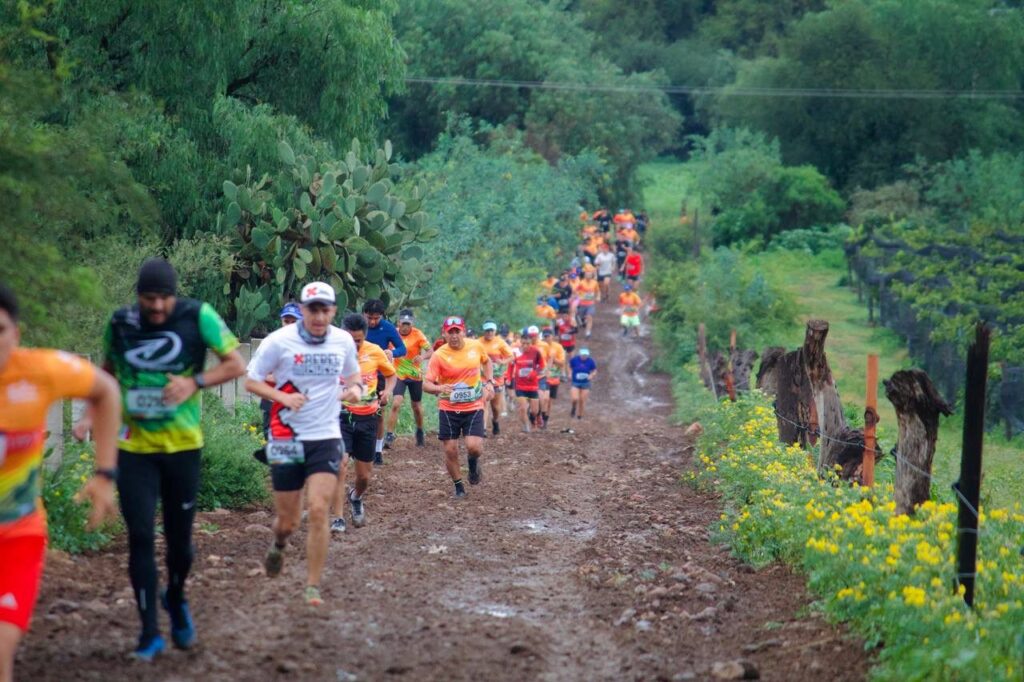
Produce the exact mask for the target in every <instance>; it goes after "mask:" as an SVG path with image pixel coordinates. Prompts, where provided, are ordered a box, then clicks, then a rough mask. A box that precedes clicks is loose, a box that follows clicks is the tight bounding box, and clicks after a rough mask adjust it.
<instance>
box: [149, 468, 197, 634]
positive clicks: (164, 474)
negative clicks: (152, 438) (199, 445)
mask: <svg viewBox="0 0 1024 682" xmlns="http://www.w3.org/2000/svg"><path fill="white" fill-rule="evenodd" d="M159 457H160V458H161V462H160V465H161V468H160V499H161V501H162V503H163V504H162V506H163V513H164V540H165V541H166V543H167V601H166V604H165V606H166V608H167V611H168V613H169V614H170V616H171V635H172V638H173V640H174V643H175V645H176V646H178V647H179V648H181V649H187V648H189V647H190V646H192V644H193V643H194V640H195V628H194V627H193V625H192V615H191V613H190V611H189V609H188V600H187V599H186V598H185V581H186V580H187V579H188V574H189V572H190V571H191V569H192V561H193V559H194V557H195V547H194V546H193V544H192V522H193V521H194V520H195V516H196V496H197V495H198V494H199V472H200V469H201V467H202V452H201V451H200V450H193V451H190V452H176V453H174V454H173V455H159Z"/></svg>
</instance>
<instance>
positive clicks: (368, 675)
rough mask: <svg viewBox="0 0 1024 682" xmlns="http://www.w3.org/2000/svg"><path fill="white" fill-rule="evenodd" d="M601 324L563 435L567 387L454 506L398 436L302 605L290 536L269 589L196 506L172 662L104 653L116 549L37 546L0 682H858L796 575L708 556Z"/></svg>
mask: <svg viewBox="0 0 1024 682" xmlns="http://www.w3.org/2000/svg"><path fill="white" fill-rule="evenodd" d="M616 324H617V319H616V317H615V315H614V309H613V307H612V306H611V305H601V306H600V308H599V312H598V316H597V324H596V326H595V332H594V338H592V339H590V340H589V342H588V343H589V346H590V348H591V349H592V352H593V355H594V357H595V359H596V360H597V362H598V364H599V367H600V374H599V377H598V378H597V380H596V382H595V386H594V390H593V392H592V401H591V405H590V407H591V410H590V412H589V414H588V417H587V418H586V419H584V420H582V421H579V420H571V421H570V419H569V416H568V413H569V403H568V394H567V393H566V395H564V396H560V397H559V399H558V401H557V403H556V406H555V409H554V410H553V415H552V419H551V423H550V426H549V428H548V430H547V431H546V432H535V433H531V434H523V433H520V432H519V431H518V430H517V429H515V428H513V425H512V423H511V420H506V423H505V425H504V426H505V428H504V432H503V434H502V435H501V436H500V437H498V438H490V439H488V441H487V452H486V456H485V464H484V477H485V480H484V483H483V484H482V485H480V486H474V487H472V488H471V489H470V496H469V498H468V499H466V500H465V501H462V502H459V503H456V502H455V501H454V500H453V499H452V497H451V495H450V484H449V482H448V481H447V480H446V477H445V475H444V472H443V468H442V465H441V457H440V449H439V447H438V445H437V442H436V440H432V439H430V438H428V447H427V448H416V447H414V446H413V445H412V444H411V443H410V442H409V440H410V439H400V440H399V442H398V443H397V444H396V448H395V449H393V450H391V451H389V452H388V453H386V458H387V463H386V465H385V466H384V467H383V468H381V469H378V470H377V472H376V474H375V476H376V478H375V480H374V482H373V483H372V484H371V494H370V495H369V496H368V497H367V516H368V520H369V523H368V525H367V526H366V527H365V528H362V529H358V530H357V529H352V528H351V527H350V529H349V531H348V532H347V533H346V534H345V535H344V536H342V537H341V538H339V539H335V540H334V541H333V544H332V547H331V554H330V558H329V562H328V567H327V570H326V573H325V577H324V590H323V592H324V597H325V598H326V600H327V602H326V604H325V605H324V606H323V607H320V608H316V609H314V608H310V607H307V606H306V605H305V604H304V603H303V602H302V600H301V590H302V587H303V581H304V576H305V571H304V562H303V558H302V551H301V549H300V550H298V551H296V550H295V549H294V547H299V548H301V547H302V546H303V543H304V537H302V536H301V535H300V537H299V538H298V544H296V545H293V549H292V551H291V553H290V554H289V555H288V557H287V560H286V565H285V570H284V573H283V575H282V576H281V577H280V578H278V579H275V580H269V579H267V578H265V577H264V576H263V573H262V570H261V560H262V556H263V552H264V550H265V549H266V546H267V544H268V542H269V540H270V537H271V536H270V532H269V530H268V526H269V522H270V514H269V512H268V511H267V510H253V511H250V512H214V513H204V514H201V515H200V519H199V520H198V522H197V535H196V539H197V545H198V556H197V559H196V564H195V569H194V573H193V576H194V578H193V580H192V583H191V589H190V595H191V599H192V604H193V612H194V616H195V620H196V623H197V628H198V632H199V638H200V643H199V645H198V646H197V647H196V648H195V649H194V650H193V651H190V652H178V651H169V653H168V654H167V655H165V656H163V657H162V658H161V659H158V661H157V662H156V663H154V664H152V665H142V664H137V663H130V662H127V661H126V660H125V657H124V652H125V651H127V650H129V649H130V648H131V647H132V645H133V644H134V640H135V636H136V627H137V625H136V623H137V620H136V616H135V613H134V606H133V603H132V600H131V593H130V590H129V589H128V580H127V568H126V567H127V558H126V555H125V547H124V543H123V541H122V542H119V543H117V544H115V546H113V547H112V548H111V549H110V550H109V551H106V552H104V553H101V554H98V555H93V556H88V557H67V556H62V555H59V554H51V557H50V558H49V561H48V565H47V569H46V577H45V579H44V584H43V589H42V593H41V596H40V603H39V606H38V608H37V612H36V617H35V621H34V624H33V629H32V632H31V633H30V635H29V637H28V638H27V640H26V641H25V644H24V645H23V646H22V648H21V651H20V652H19V654H18V659H17V665H16V670H17V673H18V679H21V680H112V679H116V680H143V679H145V680H148V681H150V682H155V681H157V680H167V681H171V680H204V681H205V680H266V679H294V680H331V681H335V680H341V681H343V682H344V681H352V680H399V679H404V680H470V679H472V680H689V679H695V680H703V679H714V678H713V676H712V670H713V666H714V665H715V664H716V663H720V662H725V661H733V660H735V659H744V660H746V661H748V662H749V663H750V664H752V665H753V666H754V667H756V669H757V670H758V672H759V673H760V677H761V679H767V680H825V679H827V680H862V679H864V678H865V676H866V671H867V665H868V661H867V660H866V656H865V654H864V652H863V650H862V646H861V644H860V642H859V641H857V640H855V639H854V638H851V637H849V636H848V635H845V634H844V633H843V632H842V631H841V630H840V629H837V628H834V627H831V626H829V625H828V624H826V623H824V622H822V621H821V620H820V619H819V618H817V617H815V616H814V615H813V614H811V613H810V612H809V610H808V609H807V605H808V603H809V597H808V596H807V594H806V592H805V591H804V589H803V580H802V579H801V578H800V577H799V576H796V575H793V574H792V573H791V572H789V571H788V570H786V569H785V568H783V567H770V568H768V569H766V570H762V571H758V572H755V571H753V570H752V569H750V568H749V567H747V566H745V565H743V564H742V563H740V562H738V561H737V560H735V559H733V558H731V557H730V556H729V554H728V552H727V551H726V550H725V549H723V548H722V547H720V546H718V545H715V544H712V543H710V542H709V540H708V529H709V527H710V526H711V525H712V524H714V523H715V522H716V521H717V519H718V514H719V510H718V506H717V504H718V503H717V501H716V500H715V499H714V498H711V497H708V496H707V495H705V494H702V493H698V492H696V491H694V490H692V489H691V488H689V487H688V486H686V485H683V484H681V483H680V482H679V475H680V473H681V472H682V471H684V470H685V469H686V467H688V466H689V465H690V456H691V450H690V444H689V443H688V442H687V441H686V439H685V438H684V436H683V430H682V428H680V427H678V426H674V425H672V424H671V423H670V421H669V419H668V415H669V413H670V411H671V402H672V400H671V393H670V391H669V386H668V380H667V378H666V377H664V376H660V375H657V374H653V373H651V369H650V364H651V363H650V354H651V352H652V350H651V347H650V344H649V340H648V339H647V338H643V339H640V340H639V341H637V340H633V339H628V340H627V339H623V338H622V337H621V336H619V330H618V328H617V326H616ZM568 429H572V432H567V430H568ZM163 627H164V628H166V627H167V626H166V621H163ZM165 635H166V629H165Z"/></svg>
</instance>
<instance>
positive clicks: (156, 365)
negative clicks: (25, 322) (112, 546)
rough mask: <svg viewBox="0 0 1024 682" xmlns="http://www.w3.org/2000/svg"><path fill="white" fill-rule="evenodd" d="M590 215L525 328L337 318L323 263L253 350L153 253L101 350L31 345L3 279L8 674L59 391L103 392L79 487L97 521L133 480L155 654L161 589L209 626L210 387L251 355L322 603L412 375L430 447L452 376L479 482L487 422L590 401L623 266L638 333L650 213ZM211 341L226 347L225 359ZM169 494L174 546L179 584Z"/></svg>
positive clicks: (270, 554) (278, 495)
mask: <svg viewBox="0 0 1024 682" xmlns="http://www.w3.org/2000/svg"><path fill="white" fill-rule="evenodd" d="M581 221H582V225H581V230H580V245H579V248H578V249H577V252H576V253H575V254H574V256H573V258H572V260H571V262H570V263H568V266H567V267H566V269H565V270H563V271H561V272H558V273H557V274H554V275H552V276H551V277H549V279H548V280H546V281H545V282H544V283H542V285H541V290H540V292H539V297H538V298H537V306H536V315H537V319H536V320H533V321H532V322H533V323H532V324H526V325H525V326H522V327H518V326H517V327H515V328H512V327H510V325H509V324H508V323H505V322H499V321H497V320H484V321H482V324H481V325H480V332H479V334H477V333H476V332H474V331H473V330H472V329H471V328H470V327H469V326H468V325H467V322H466V320H465V319H463V318H462V317H460V316H458V315H451V316H449V317H446V318H444V320H443V322H442V324H441V328H440V336H438V337H437V338H436V340H434V341H433V342H432V341H431V340H430V337H431V336H432V334H428V333H427V332H426V331H424V330H422V329H419V328H417V327H416V318H415V316H414V314H413V311H411V310H401V311H399V313H398V325H397V327H396V326H395V325H394V324H393V323H391V322H390V321H388V320H387V319H385V315H386V312H387V310H386V306H385V304H384V303H383V302H381V301H379V300H369V301H366V302H365V303H364V305H363V307H362V311H361V312H359V313H349V314H346V315H344V316H343V317H342V318H341V321H340V322H341V324H340V326H335V324H334V322H335V320H336V319H337V316H338V307H337V301H336V296H335V291H334V289H333V288H332V287H331V286H330V285H329V284H326V283H324V282H311V283H309V284H307V285H305V286H303V288H302V290H301V291H300V292H299V295H298V297H297V298H298V300H297V301H296V302H290V303H288V304H286V305H285V306H284V307H283V308H282V310H281V311H280V321H281V326H280V328H278V329H277V330H275V331H274V332H272V333H271V334H269V335H268V336H267V337H266V338H265V339H263V341H262V343H261V344H260V345H259V348H258V350H257V352H256V353H255V354H254V356H253V358H252V360H251V361H250V362H249V363H248V366H246V364H245V362H244V360H243V358H242V356H241V355H240V354H239V352H238V346H239V342H238V340H237V339H236V338H235V336H234V335H233V334H232V333H231V331H230V330H229V329H228V327H227V325H226V324H225V323H224V321H223V319H222V318H221V317H220V315H219V314H218V313H217V312H216V311H215V310H214V309H213V307H211V306H210V305H209V304H207V303H203V302H201V301H197V300H194V299H190V298H184V297H179V296H178V283H177V273H176V272H175V270H174V268H173V267H172V266H171V265H170V263H168V262H167V261H166V260H163V259H160V258H152V259H149V260H147V261H146V262H145V263H144V264H143V265H142V267H141V268H140V270H139V273H138V278H137V282H136V293H137V300H136V302H135V303H134V304H133V305H130V306H126V307H124V308H121V309H119V310H117V311H116V312H114V313H113V315H112V316H111V318H110V321H109V323H108V324H107V326H106V329H105V333H104V337H103V357H104V361H103V366H102V370H100V369H99V368H97V367H94V366H93V365H92V364H90V363H89V362H87V361H86V360H83V359H81V358H79V357H77V356H75V355H72V354H68V353H64V352H62V351H53V350H41V349H29V348H22V347H20V345H19V341H20V336H19V333H20V332H19V327H18V321H19V305H18V301H17V298H16V297H15V295H14V294H13V292H11V291H10V290H9V289H7V288H6V287H5V286H3V285H2V284H0V555H2V556H3V560H2V561H0V682H9V680H11V679H13V665H14V654H15V651H16V649H17V646H18V643H19V641H20V640H21V638H22V636H23V635H24V633H25V632H26V631H27V630H28V625H29V620H30V618H31V615H32V611H33V608H34V606H35V602H36V598H37V594H38V588H39V582H40V577H41V575H42V569H43V560H44V557H45V549H46V538H47V531H46V520H45V511H44V510H43V508H42V504H41V501H40V486H41V476H42V460H43V456H44V445H45V424H46V412H47V410H48V408H49V406H50V404H51V403H53V402H55V401H58V400H61V399H66V398H78V399H84V400H85V401H86V403H87V412H86V415H85V417H83V418H82V419H81V420H80V421H79V422H78V423H76V424H75V425H74V429H73V432H74V434H75V436H76V437H79V438H85V437H87V436H88V434H91V438H92V440H93V442H94V444H95V471H94V475H93V476H92V477H91V478H90V479H89V480H87V481H86V483H85V484H84V486H83V487H82V490H81V492H80V494H79V499H80V500H83V501H87V502H89V503H90V504H91V513H90V519H89V523H90V525H91V526H96V525H98V524H100V523H102V522H103V521H104V520H106V519H108V518H109V517H111V516H112V515H114V514H115V513H116V508H117V502H116V500H115V491H116V493H117V495H116V498H117V500H119V502H120V510H121V515H122V517H123V518H124V522H125V526H126V528H127V533H128V573H129V580H130V582H131V586H132V590H133V592H134V594H135V601H136V605H137V609H138V614H139V618H140V622H141V629H140V635H139V640H138V644H137V646H136V648H135V649H134V651H133V652H132V656H133V657H134V658H135V659H137V660H140V661H151V660H153V659H154V658H155V657H156V656H158V655H159V654H161V653H162V652H163V651H164V650H165V648H166V646H167V644H166V642H165V640H164V639H163V637H162V635H161V634H160V627H159V609H163V610H164V611H166V613H167V614H168V616H169V619H170V636H171V642H172V643H173V645H174V646H175V647H177V648H179V649H189V648H191V647H192V646H193V645H194V644H195V642H196V629H195V625H194V623H193V619H192V615H191V610H190V608H189V602H188V599H187V597H186V590H185V585H186V580H187V578H188V575H189V572H190V569H191V566H192V562H193V559H194V554H195V550H194V546H193V542H192V527H193V522H194V518H195V512H196V508H195V506H196V497H197V494H198V490H199V475H200V464H201V453H202V447H203V433H202V429H201V427H200V423H201V421H200V420H201V400H200V392H201V391H202V389H204V388H207V387H212V386H216V385H218V384H221V383H225V382H228V381H233V380H235V379H237V378H239V377H241V376H243V375H244V376H245V387H246V389H247V390H248V391H249V392H250V393H252V394H253V395H255V396H258V397H259V398H261V407H262V409H263V420H264V425H263V426H264V433H265V436H266V445H265V446H264V447H263V448H261V449H260V450H259V451H257V452H256V453H254V455H255V456H256V457H257V458H258V459H260V460H261V461H263V462H264V463H266V464H267V465H269V467H270V480H271V487H272V490H273V501H274V510H275V515H274V520H273V527H272V530H273V540H272V542H271V544H270V546H269V547H268V549H267V552H266V555H265V558H264V569H265V571H266V574H267V575H268V576H270V577H275V576H278V575H279V574H280V573H281V571H282V568H283V565H284V563H285V561H286V558H287V556H288V555H289V550H288V540H289V538H290V536H291V535H292V534H293V533H294V532H295V531H296V530H297V529H298V527H299V525H300V523H301V522H302V520H303V518H305V519H306V531H307V534H306V564H307V570H306V574H307V577H306V586H305V590H304V592H303V598H304V600H305V602H306V603H308V604H310V605H312V606H316V605H319V604H322V603H323V599H322V597H321V594H320V579H321V574H322V572H323V568H324V566H325V564H326V561H327V554H328V546H329V542H330V538H331V535H332V534H335V535H336V534H338V533H341V532H344V531H345V530H346V529H347V522H346V519H345V516H346V509H347V512H348V514H347V515H348V517H349V520H350V521H351V524H352V525H353V526H354V527H357V528H358V527H361V526H363V525H365V523H366V522H367V512H366V505H365V502H364V496H365V495H366V492H367V490H368V487H369V483H370V480H371V477H372V476H373V474H374V469H375V466H379V465H381V464H383V462H384V451H385V450H386V449H388V448H390V447H392V446H393V445H394V443H395V442H396V439H397V436H396V425H397V423H398V417H399V412H400V410H401V409H402V406H403V405H404V404H405V402H406V398H405V396H406V394H408V402H409V405H410V407H411V410H412V414H413V418H414V421H415V432H414V441H413V442H414V443H415V445H416V446H418V447H426V431H425V427H424V411H423V405H422V401H423V394H424V393H429V394H431V395H435V396H437V406H438V430H437V436H438V440H439V441H440V444H441V450H442V453H443V462H444V468H445V470H446V472H447V474H448V476H449V477H450V478H451V485H452V494H453V495H454V497H455V498H464V497H466V495H467V483H468V485H471V486H472V485H477V484H480V483H481V482H482V480H483V467H482V464H481V458H482V457H483V454H484V443H485V440H486V439H487V438H494V437H499V436H500V435H501V434H502V425H503V424H506V418H510V415H513V414H514V415H515V416H514V422H515V426H514V427H513V428H517V429H519V430H521V431H523V432H526V433H530V432H536V431H544V430H546V429H547V427H548V423H549V420H550V418H551V415H552V413H553V411H554V406H555V405H556V404H557V402H558V394H559V390H560V388H561V387H562V386H563V385H567V386H568V388H569V393H570V396H569V398H570V405H569V409H568V416H569V419H576V420H581V419H583V418H584V416H585V414H586V412H587V398H588V395H589V392H590V390H591V386H592V384H593V381H594V379H595V378H596V376H597V372H598V361H597V359H595V358H594V357H593V356H592V354H591V352H590V349H589V348H588V344H587V340H589V339H590V338H591V336H592V334H593V332H594V323H595V315H594V311H595V309H596V308H597V306H598V305H602V304H604V305H607V304H610V303H613V302H614V301H613V299H612V289H611V283H612V280H613V279H616V278H617V279H618V281H619V282H620V283H621V293H620V294H619V295H618V299H617V304H618V313H619V319H620V323H621V327H622V334H623V335H627V334H630V333H632V334H636V335H638V334H639V328H640V315H641V312H642V309H643V308H644V302H643V300H642V299H641V297H640V295H639V292H638V291H637V285H638V283H639V280H640V279H641V277H642V274H643V267H644V266H643V257H642V255H641V240H642V238H643V235H644V232H645V230H646V227H647V219H646V215H645V214H643V213H640V214H638V215H634V214H633V213H632V212H630V211H628V210H620V211H618V212H617V213H614V214H613V213H611V212H609V211H606V210H599V211H596V212H594V213H592V214H591V213H583V214H582V215H581ZM208 351H212V353H213V354H214V355H215V356H216V357H217V358H218V361H217V362H215V363H213V364H212V366H209V367H207V364H208V363H207V361H206V357H207V352H208ZM506 428H508V427H507V426H506ZM460 440H461V441H462V442H463V443H464V445H465V450H466V452H467V469H466V472H465V475H464V474H463V469H462V462H461V456H460V447H459V443H460ZM350 459H351V460H354V465H353V470H354V471H353V478H352V481H351V485H349V483H348V464H349V460H350ZM158 505H159V508H160V509H161V510H162V526H163V528H162V534H163V536H164V541H165V542H164V544H165V547H166V557H165V563H166V570H167V580H166V586H165V587H163V588H162V589H161V588H160V581H159V579H158V569H157V563H156V551H155V545H156V542H155V540H156V533H157V529H156V513H157V508H158Z"/></svg>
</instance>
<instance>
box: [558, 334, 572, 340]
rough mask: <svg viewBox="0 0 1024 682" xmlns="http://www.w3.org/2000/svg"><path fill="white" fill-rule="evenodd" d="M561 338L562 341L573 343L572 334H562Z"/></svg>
mask: <svg viewBox="0 0 1024 682" xmlns="http://www.w3.org/2000/svg"><path fill="white" fill-rule="evenodd" d="M559 338H561V339H562V341H572V334H562V335H561V336H560V337H559Z"/></svg>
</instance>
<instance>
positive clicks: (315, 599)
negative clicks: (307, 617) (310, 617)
mask: <svg viewBox="0 0 1024 682" xmlns="http://www.w3.org/2000/svg"><path fill="white" fill-rule="evenodd" d="M304 598H305V600H306V603H307V604H309V605H310V606H322V605H323V603H324V598H323V597H321V596H320V588H318V587H314V586H313V585H307V586H306V593H305V597H304Z"/></svg>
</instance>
